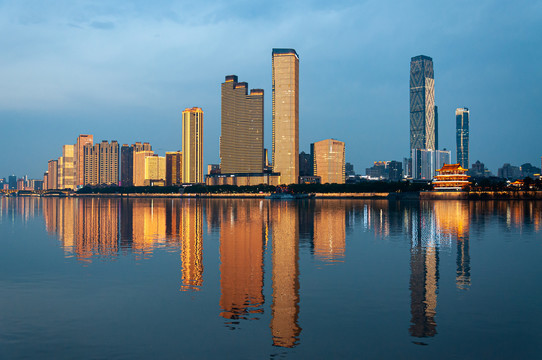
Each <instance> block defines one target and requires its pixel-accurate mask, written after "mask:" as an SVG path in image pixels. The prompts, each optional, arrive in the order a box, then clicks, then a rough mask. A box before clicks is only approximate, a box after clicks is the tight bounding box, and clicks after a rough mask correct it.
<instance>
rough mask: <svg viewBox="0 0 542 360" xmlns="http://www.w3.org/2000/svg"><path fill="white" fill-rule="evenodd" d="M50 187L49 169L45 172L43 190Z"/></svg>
mask: <svg viewBox="0 0 542 360" xmlns="http://www.w3.org/2000/svg"><path fill="white" fill-rule="evenodd" d="M48 189H49V171H46V172H44V173H43V187H42V190H48Z"/></svg>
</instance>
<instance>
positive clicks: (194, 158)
mask: <svg viewBox="0 0 542 360" xmlns="http://www.w3.org/2000/svg"><path fill="white" fill-rule="evenodd" d="M182 131H183V134H182V139H183V140H182V143H183V183H202V182H203V110H201V108H198V107H193V108H187V109H185V110H184V111H183V121H182Z"/></svg>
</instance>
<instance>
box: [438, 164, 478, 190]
mask: <svg viewBox="0 0 542 360" xmlns="http://www.w3.org/2000/svg"><path fill="white" fill-rule="evenodd" d="M437 171H438V173H439V174H438V175H437V176H435V178H434V179H433V187H434V189H435V190H463V189H465V188H466V187H467V186H468V185H469V176H468V175H467V171H468V169H464V168H462V167H461V165H459V164H449V165H447V164H444V166H442V168H441V169H439V170H437Z"/></svg>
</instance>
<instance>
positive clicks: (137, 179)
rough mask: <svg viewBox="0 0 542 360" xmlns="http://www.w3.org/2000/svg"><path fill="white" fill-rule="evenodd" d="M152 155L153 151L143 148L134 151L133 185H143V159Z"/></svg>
mask: <svg viewBox="0 0 542 360" xmlns="http://www.w3.org/2000/svg"><path fill="white" fill-rule="evenodd" d="M149 156H154V151H152V150H143V151H136V152H134V162H133V164H134V167H133V176H132V179H133V182H134V186H145V175H146V174H145V159H146V158H147V157H149Z"/></svg>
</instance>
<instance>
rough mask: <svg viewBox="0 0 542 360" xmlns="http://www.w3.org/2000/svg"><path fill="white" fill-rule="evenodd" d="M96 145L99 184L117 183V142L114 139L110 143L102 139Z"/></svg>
mask: <svg viewBox="0 0 542 360" xmlns="http://www.w3.org/2000/svg"><path fill="white" fill-rule="evenodd" d="M96 145H98V149H99V157H98V167H99V171H98V173H99V179H98V183H99V184H101V185H118V184H119V143H118V142H117V141H115V140H113V141H111V143H109V142H107V141H105V140H104V141H102V142H101V143H100V144H96Z"/></svg>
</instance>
